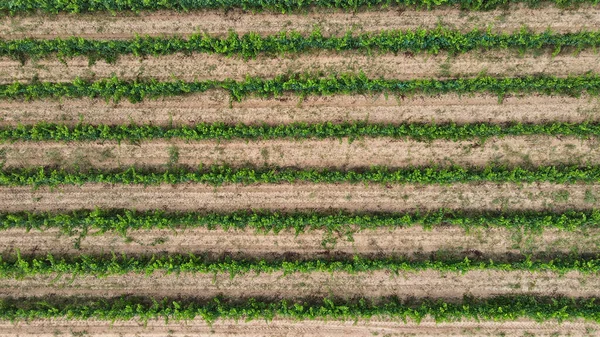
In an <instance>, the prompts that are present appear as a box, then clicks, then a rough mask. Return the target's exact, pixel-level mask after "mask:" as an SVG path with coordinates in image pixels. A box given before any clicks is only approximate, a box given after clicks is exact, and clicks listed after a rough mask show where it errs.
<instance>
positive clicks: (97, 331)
mask: <svg viewBox="0 0 600 337" xmlns="http://www.w3.org/2000/svg"><path fill="white" fill-rule="evenodd" d="M598 329H599V326H598V324H595V323H592V322H584V321H582V320H577V321H568V322H562V323H557V322H551V321H549V322H544V323H537V322H535V321H532V320H525V319H520V320H516V321H509V322H475V321H467V320H465V321H461V322H454V323H436V322H435V321H433V319H424V320H423V321H421V323H420V324H415V323H414V322H411V321H409V322H408V323H404V322H402V321H393V320H386V319H385V318H372V319H371V320H369V321H364V320H361V321H358V322H355V321H336V320H327V321H326V322H325V321H322V320H307V321H301V322H296V321H291V320H285V319H280V318H279V319H274V320H273V321H270V322H265V321H264V320H254V321H250V322H243V321H233V320H218V321H216V322H214V323H212V324H211V325H208V324H206V323H205V322H204V321H202V320H201V319H196V320H193V321H188V322H169V323H165V321H164V320H162V319H159V320H150V321H148V322H147V323H144V322H139V321H135V320H132V321H125V322H122V321H116V322H105V321H104V322H103V321H96V320H85V321H67V320H63V319H53V320H33V321H30V322H28V323H25V322H18V323H16V324H15V323H10V322H4V323H2V325H0V336H7V337H8V336H14V335H15V334H18V335H19V336H40V337H50V336H56V335H57V334H58V335H61V334H63V335H67V336H68V335H69V334H71V335H72V334H73V333H80V334H82V333H84V332H85V333H84V336H104V337H117V336H119V337H121V336H127V337H130V336H131V337H133V336H136V337H137V336H140V335H143V336H161V337H163V336H177V337H183V336H217V337H225V336H252V337H259V336H261V337H263V336H273V335H276V336H294V337H301V336H335V337H338V336H339V337H357V336H422V337H424V336H510V337H516V336H527V335H529V336H531V335H534V336H547V337H549V336H553V337H555V336H593V335H594V333H596V332H597V331H598Z"/></svg>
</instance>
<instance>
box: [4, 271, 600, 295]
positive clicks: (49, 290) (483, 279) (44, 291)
mask: <svg viewBox="0 0 600 337" xmlns="http://www.w3.org/2000/svg"><path fill="white" fill-rule="evenodd" d="M2 285H3V287H2V289H0V296H13V297H14V296H16V297H22V296H40V297H43V296H48V295H51V294H54V295H59V296H74V295H77V296H98V297H100V296H103V297H115V296H122V295H138V296H153V297H159V298H162V297H168V296H198V294H202V296H203V297H215V296H218V295H220V294H227V296H230V297H239V298H249V297H282V298H297V297H302V296H305V295H306V294H311V296H319V297H327V296H335V297H343V298H353V297H356V296H366V297H372V298H378V297H380V296H398V297H399V298H408V297H419V298H423V297H434V298H448V299H450V298H451V299H462V298H463V296H464V294H470V295H472V296H476V297H482V298H486V297H492V296H500V295H516V294H530V295H542V296H543V295H546V296H547V295H549V294H552V295H553V296H569V297H571V296H582V297H594V296H598V295H600V278H598V277H596V276H595V275H582V274H579V273H575V272H571V273H568V274H567V275H564V276H559V275H557V274H556V273H551V272H543V273H531V272H504V271H472V272H468V273H464V274H460V273H452V272H445V273H439V272H436V271H431V270H428V271H422V272H415V273H410V272H404V273H401V274H400V275H398V276H394V275H393V274H391V273H389V272H386V271H376V272H369V273H356V274H348V273H343V272H335V273H322V272H314V273H294V274H290V275H284V274H283V273H281V272H276V273H272V274H264V273H263V274H259V275H257V274H254V273H252V274H245V275H237V276H235V277H234V278H231V277H230V275H229V274H227V273H222V274H218V275H213V274H192V273H182V274H180V275H175V274H170V275H167V274H164V273H155V274H152V275H144V274H132V273H130V274H126V275H119V276H107V277H100V278H98V277H95V276H73V275H45V276H37V277H26V278H25V279H22V280H14V279H8V280H2Z"/></svg>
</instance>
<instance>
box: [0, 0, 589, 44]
mask: <svg viewBox="0 0 600 337" xmlns="http://www.w3.org/2000/svg"><path fill="white" fill-rule="evenodd" d="M119 15H120V16H113V15H112V14H100V13H94V14H89V15H82V14H78V15H57V16H54V15H53V16H42V15H39V16H25V17H20V16H16V17H9V18H6V19H5V20H2V22H0V35H1V36H3V37H4V38H10V39H16V38H23V37H37V38H55V37H57V36H61V37H66V36H72V35H75V36H82V37H87V38H128V37H133V36H135V34H139V35H154V36H156V35H173V34H179V35H186V34H191V33H195V32H207V33H209V34H221V35H223V34H226V33H227V32H228V31H230V30H234V31H236V32H239V33H247V32H257V33H261V34H273V33H278V32H280V31H284V30H286V31H291V30H295V31H301V32H310V31H312V30H314V29H315V28H320V29H321V31H322V32H323V33H324V34H326V35H334V34H335V35H343V34H344V33H345V32H346V31H347V30H349V29H353V30H354V31H355V32H356V33H359V32H373V31H380V30H391V29H416V28H421V27H422V28H435V27H437V26H438V25H442V26H444V27H448V28H454V29H460V30H463V31H469V30H472V29H473V28H487V27H492V28H493V29H494V30H495V31H515V30H519V29H521V28H522V27H523V26H527V27H528V28H530V29H532V30H535V31H538V32H541V31H544V30H546V29H548V28H550V29H552V30H553V31H555V32H576V31H579V30H582V29H587V30H595V29H598V28H599V27H600V9H598V7H597V6H591V5H590V6H584V5H582V6H581V7H580V8H579V9H577V10H563V9H558V8H553V7H545V8H537V9H529V8H526V7H512V8H510V9H509V10H506V11H505V10H494V11H484V12H479V11H477V12H468V11H467V12H465V11H460V10H456V9H442V10H431V11H426V10H405V11H398V10H397V9H392V10H381V11H372V12H362V13H342V12H336V11H327V10H318V11H316V12H309V13H307V14H298V15H288V14H286V15H281V14H268V13H256V14H249V13H248V14H242V13H241V12H240V11H230V12H228V13H227V14H224V13H223V12H217V11H213V12H194V13H190V14H177V13H173V12H152V13H144V14H142V15H139V16H136V15H129V16H128V15H123V14H122V13H121V14H119Z"/></svg>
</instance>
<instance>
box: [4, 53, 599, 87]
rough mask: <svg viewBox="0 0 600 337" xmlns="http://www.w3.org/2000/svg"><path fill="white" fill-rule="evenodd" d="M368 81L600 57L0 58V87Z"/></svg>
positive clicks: (509, 71) (585, 66)
mask: <svg viewBox="0 0 600 337" xmlns="http://www.w3.org/2000/svg"><path fill="white" fill-rule="evenodd" d="M359 72H363V73H364V74H365V75H366V76H368V77H370V78H380V77H384V78H390V79H401V80H409V79H415V78H450V77H471V76H477V75H479V74H484V73H485V74H488V75H491V76H505V77H511V76H526V75H539V74H545V75H553V76H558V77H563V76H568V75H576V74H583V73H586V72H594V73H598V72H600V55H599V54H597V53H594V52H593V51H585V52H581V53H579V54H578V55H577V56H574V55H572V54H561V55H557V56H552V55H551V54H550V53H545V54H543V55H538V56H534V55H531V54H529V55H524V56H519V55H517V54H516V52H510V51H493V52H489V51H488V52H474V53H468V54H461V55H457V56H449V55H447V54H439V55H427V54H418V55H415V56H412V55H406V54H399V55H393V54H383V55H373V56H368V55H366V54H364V53H356V52H353V53H350V52H344V53H340V54H334V53H331V52H321V53H311V54H301V55H294V56H292V57H287V56H286V57H268V56H261V57H258V58H257V59H251V60H247V61H246V60H243V59H241V58H238V57H226V56H222V55H211V54H194V55H192V56H184V55H181V54H177V55H169V56H161V57H153V56H149V57H148V58H146V59H140V58H137V57H135V56H133V55H128V56H123V57H120V58H119V60H118V61H117V62H116V64H107V63H106V62H105V61H98V62H96V64H95V65H91V66H90V65H89V61H88V59H87V58H84V57H79V58H75V59H66V60H65V62H61V61H59V60H58V59H56V57H50V58H49V59H43V60H37V61H30V62H28V63H27V64H26V65H25V66H23V65H21V63H20V62H19V61H15V60H11V59H9V58H0V83H12V82H15V81H20V82H28V81H31V80H32V79H33V78H37V79H38V80H40V81H49V82H70V81H72V80H73V79H75V78H77V77H80V78H86V79H90V80H93V79H100V78H106V77H111V76H115V75H116V76H118V77H119V78H120V79H136V78H140V79H144V78H154V79H158V80H162V81H170V80H172V79H174V78H177V79H181V80H185V81H194V80H223V79H225V78H232V79H235V80H238V81H243V80H244V79H245V78H246V77H247V76H252V77H261V78H274V77H275V76H277V75H281V74H285V73H313V74H320V73H324V74H336V73H359Z"/></svg>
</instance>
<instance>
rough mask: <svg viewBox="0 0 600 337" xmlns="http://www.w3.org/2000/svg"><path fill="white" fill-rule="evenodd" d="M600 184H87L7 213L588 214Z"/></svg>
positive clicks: (8, 205)
mask: <svg viewBox="0 0 600 337" xmlns="http://www.w3.org/2000/svg"><path fill="white" fill-rule="evenodd" d="M597 196H600V184H568V185H560V184H550V183H536V184H519V185H515V184H493V183H477V184H452V185H445V186H440V185H422V186H421V185H412V184H408V185H394V184H390V185H387V186H382V185H378V184H371V185H369V186H366V184H362V185H361V184H355V185H351V184H305V183H294V184H287V183H284V184H258V185H246V186H244V185H225V186H221V187H214V186H209V185H203V184H177V185H174V186H171V185H165V184H163V185H159V186H148V187H144V186H139V185H120V184H117V185H108V184H85V185H82V186H73V185H66V186H56V187H54V188H52V189H50V188H47V187H40V188H39V189H37V190H33V189H32V187H30V186H25V187H2V188H0V210H3V211H25V210H27V211H35V210H37V211H42V210H46V211H50V210H52V211H58V210H75V209H94V208H96V207H99V208H128V209H129V208H131V209H139V210H152V209H165V208H168V209H171V210H215V211H232V210H236V209H250V208H262V209H277V210H300V209H342V210H356V211H364V210H369V211H403V210H410V209H439V208H451V209H459V208H460V209H465V210H477V209H479V210H484V209H502V208H513V209H549V208H551V209H554V210H563V209H567V208H569V209H571V208H573V209H582V208H592V207H598V206H600V198H598V197H597Z"/></svg>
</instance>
